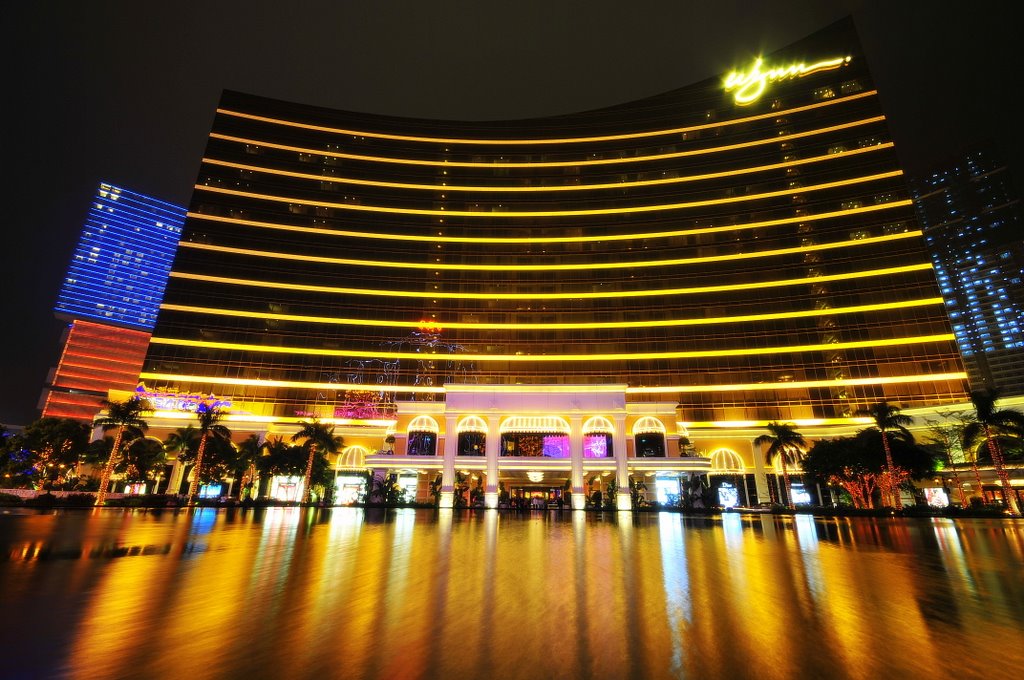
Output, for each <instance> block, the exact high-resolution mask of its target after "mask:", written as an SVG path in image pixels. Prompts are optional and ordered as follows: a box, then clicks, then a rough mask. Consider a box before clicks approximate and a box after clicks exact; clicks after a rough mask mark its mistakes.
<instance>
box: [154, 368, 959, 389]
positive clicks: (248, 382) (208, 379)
mask: <svg viewBox="0 0 1024 680" xmlns="http://www.w3.org/2000/svg"><path fill="white" fill-rule="evenodd" d="M139 377H140V378H142V379H145V380H151V381H162V382H164V383H170V384H180V383H199V384H203V385H226V386H233V387H256V388H294V389H307V390H325V389H329V390H338V391H342V390H365V389H366V388H367V385H365V384H357V383H317V382H300V381H295V380H259V379H253V378H218V377H214V376H204V375H184V374H176V373H152V372H145V373H142V374H141V375H140V376H139ZM966 379H967V374H966V373H934V374H921V375H903V376H891V377H887V378H853V379H848V380H808V381H803V382H785V383H746V384H736V385H670V386H663V387H627V388H626V394H670V393H679V392H685V393H688V394H700V393H705V392H707V393H721V392H744V391H752V390H754V391H767V390H778V391H786V390H801V389H807V388H809V387H853V386H857V385H905V384H910V383H926V382H942V381H944V380H966ZM372 387H373V389H374V391H378V392H391V393H396V392H408V393H416V394H444V393H445V391H446V390H445V388H444V387H433V386H430V387H428V386H424V385H373V386H372ZM454 387H455V388H457V389H462V388H464V387H465V386H464V385H455V386H454ZM487 387H488V388H490V389H491V390H493V391H495V392H502V391H505V390H506V389H509V390H510V391H519V392H525V391H529V390H530V387H531V386H529V385H488V386H487ZM513 388H514V389H513ZM582 391H585V390H582Z"/></svg>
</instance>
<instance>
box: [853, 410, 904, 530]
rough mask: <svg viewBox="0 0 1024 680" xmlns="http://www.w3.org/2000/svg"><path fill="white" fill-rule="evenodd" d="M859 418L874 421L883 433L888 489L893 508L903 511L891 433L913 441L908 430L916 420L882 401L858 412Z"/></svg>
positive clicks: (876, 427)
mask: <svg viewBox="0 0 1024 680" xmlns="http://www.w3.org/2000/svg"><path fill="white" fill-rule="evenodd" d="M856 415H858V416H861V417H865V418H871V420H873V421H874V427H875V429H877V430H878V431H879V432H881V433H882V448H883V449H884V450H885V475H886V481H887V482H888V483H887V484H886V488H887V489H888V492H889V493H890V494H891V496H890V497H891V499H892V506H893V507H894V508H896V509H897V510H902V509H903V501H902V500H900V490H899V488H898V486H899V485H898V483H897V481H896V465H895V464H894V463H893V460H892V447H891V446H890V445H889V432H898V433H900V434H902V435H903V436H904V437H906V438H907V439H909V440H913V437H912V436H911V434H910V431H909V430H908V429H907V425H911V424H913V422H914V419H913V418H911V417H910V416H908V415H905V414H903V413H900V408H899V407H898V406H893V405H892V404H890V403H889V402H887V401H885V400H882V401H879V402H877V403H875V404H872V405H871V406H869V407H868V408H866V409H861V410H860V411H857V414H856Z"/></svg>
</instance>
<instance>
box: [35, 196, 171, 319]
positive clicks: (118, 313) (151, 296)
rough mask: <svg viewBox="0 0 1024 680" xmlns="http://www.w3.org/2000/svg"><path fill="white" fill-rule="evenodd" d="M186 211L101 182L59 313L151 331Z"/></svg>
mask: <svg viewBox="0 0 1024 680" xmlns="http://www.w3.org/2000/svg"><path fill="white" fill-rule="evenodd" d="M184 221H185V208H182V207H179V206H176V205H172V204H170V203H166V202H164V201H160V200H157V199H155V198H150V197H149V196H144V195H142V194H137V193H135V192H133V191H128V190H126V189H121V188H119V187H115V186H112V185H110V184H101V185H100V187H99V190H98V192H97V194H96V200H95V201H94V202H93V205H92V207H91V208H90V209H89V215H88V217H87V218H86V221H85V227H84V228H83V229H82V236H81V239H80V240H79V242H78V247H77V248H76V249H75V253H74V255H73V257H72V259H71V266H70V267H69V268H68V274H67V276H66V277H65V279H64V284H63V286H62V287H61V291H60V295H59V296H58V298H57V306H56V307H55V308H54V311H55V312H57V313H58V314H61V315H66V316H70V317H72V318H76V319H95V320H99V321H106V322H108V323H114V324H119V325H125V326H130V327H134V328H142V329H146V330H150V329H152V328H153V325H154V324H155V323H156V316H157V312H158V310H159V307H160V301H161V300H162V299H163V294H164V287H165V286H166V285H167V276H168V274H169V272H170V270H171V262H172V261H173V259H174V253H175V251H176V250H177V247H178V240H179V239H180V237H181V228H182V225H183V224H184Z"/></svg>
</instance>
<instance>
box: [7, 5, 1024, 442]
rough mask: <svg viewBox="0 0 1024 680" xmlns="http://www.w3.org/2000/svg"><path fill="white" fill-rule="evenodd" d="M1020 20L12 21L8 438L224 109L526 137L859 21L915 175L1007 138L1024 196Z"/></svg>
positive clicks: (540, 16) (873, 15)
mask: <svg viewBox="0 0 1024 680" xmlns="http://www.w3.org/2000/svg"><path fill="white" fill-rule="evenodd" d="M1013 5H1014V3H1011V2H984V1H982V2H971V3H963V2H951V1H949V0H941V1H939V2H934V1H932V2H922V1H917V0H901V1H892V0H889V1H885V0H778V1H776V2H752V1H751V2H738V1H726V0H716V1H715V2H701V3H696V2H692V1H690V0H675V1H672V0H657V1H655V0H632V1H630V2H621V1H619V2H613V1H611V0H587V1H585V2H576V1H573V2H559V1H558V0H516V1H515V2H509V1H501V0H491V1H490V2H488V1H486V0H476V1H467V2H454V1H449V0H431V1H429V2H423V1H422V0H375V1H372V2H370V1H366V2H355V1H354V0H348V1H345V0H319V1H316V2H312V1H306V2H281V1H280V0H246V1H244V2H243V1H240V0H210V1H209V2H203V3H200V2H191V1H186V2H171V3H147V2H137V1H136V2H128V1H123V0H117V1H107V2H103V1H97V2H88V3H85V2H83V3H78V2H63V3H36V2H23V3H16V4H15V5H14V6H12V7H7V8H5V12H4V16H3V19H2V21H3V24H4V29H5V30H4V35H5V36H6V37H5V40H4V41H3V47H2V49H3V50H4V51H5V52H6V55H5V56H6V59H5V60H4V63H5V65H6V66H7V68H8V74H7V75H8V78H6V79H5V80H6V82H7V88H6V92H5V97H4V106H3V108H4V114H5V115H4V118H5V121H6V125H5V134H4V137H3V149H2V150H3V159H4V163H5V166H6V168H5V173H4V177H5V178H6V181H5V186H6V189H7V197H8V198H7V201H6V207H7V210H6V212H5V215H6V218H5V223H4V224H3V227H2V228H3V235H4V237H5V242H4V245H5V247H4V249H3V252H4V254H5V257H4V260H3V262H4V264H3V267H2V268H0V272H2V273H0V281H2V282H3V284H2V288H0V296H2V300H3V303H4V309H5V314H4V321H5V322H4V323H3V325H2V332H0V333H2V338H3V339H2V342H0V423H5V424H15V425H18V424H25V423H28V422H30V421H31V420H33V419H34V418H36V417H38V411H36V404H37V401H38V398H39V394H40V392H41V390H42V387H43V384H44V383H45V380H46V375H47V371H48V369H49V367H50V366H52V365H54V364H55V363H56V361H57V358H58V351H59V345H58V341H59V338H60V330H61V323H60V322H58V321H56V320H55V319H54V318H53V312H52V309H53V305H54V302H55V301H56V296H57V292H58V290H59V288H60V283H61V278H62V277H63V275H64V272H65V271H66V269H67V266H68V263H69V261H70V257H71V252H72V250H73V248H74V246H75V244H76V241H77V237H78V233H79V231H80V230H81V226H82V224H83V221H84V219H85V215H86V212H87V210H88V207H89V204H90V202H91V199H92V197H93V194H94V192H95V190H96V186H97V184H98V183H99V182H100V181H108V182H112V183H115V184H119V185H121V186H123V187H125V188H128V189H132V190H134V191H139V192H142V193H146V194H150V195H153V196H155V197H158V198H161V199H164V200H167V201H172V202H175V203H178V204H180V205H187V204H188V201H189V198H190V196H191V191H192V189H191V187H192V184H193V183H194V181H195V178H196V173H197V171H198V167H199V159H200V157H201V154H202V151H203V148H204V146H205V143H206V135H207V134H208V132H209V128H210V124H211V122H212V119H213V111H214V108H215V106H216V104H217V101H218V98H219V96H220V92H221V90H222V89H234V90H241V91H244V92H251V93H253V94H259V95H264V96H269V97H276V98H280V99H286V100H292V101H298V102H303V103H308V104H316V105H321V106H328V107H334V108H341V109H349V110H354V111H366V112H372V113H382V114H391V115H406V116H417V117H429V118H449V119H459V120H487V119H499V118H500V119H512V118H523V117H531V116H540V115H551V114H559V113H570V112H573V111H581V110H586V109H590V108H596V107H601V106H608V105H612V104H618V103H622V102H626V101H630V100H633V99H637V98H640V97H644V96H648V95H652V94H657V93H659V92H663V91H666V90H670V89H674V88H677V87H681V86H684V85H687V84H689V83H692V82H695V81H698V80H702V79H704V78H707V77H710V76H712V75H716V74H719V73H721V72H724V71H726V70H728V69H729V68H731V67H732V66H734V65H735V64H740V63H745V62H747V61H749V59H750V58H751V56H752V55H755V54H757V53H759V52H761V51H764V52H769V51H771V50H773V49H776V48H779V47H782V46H784V45H786V44H788V43H790V42H793V41H795V40H798V39H800V38H802V37H804V36H805V35H807V34H810V33H812V32H814V31H815V30H817V29H819V28H821V27H824V26H826V25H828V24H830V23H831V22H833V21H835V20H837V19H840V18H842V17H844V16H846V15H848V14H849V15H852V16H853V18H854V21H855V23H856V25H857V28H858V31H859V32H860V34H861V39H862V42H863V43H864V47H865V51H866V54H867V57H868V60H869V65H870V67H871V69H872V72H873V75H874V77H875V81H876V84H877V85H878V88H879V90H880V92H881V93H882V94H881V97H882V104H883V107H884V108H885V110H886V114H887V116H888V117H889V124H890V127H891V129H892V132H893V136H894V138H895V141H896V144H897V149H898V152H899V154H900V158H901V160H902V162H903V164H904V167H905V169H906V170H907V172H908V174H910V175H914V174H918V173H920V172H923V171H924V170H926V169H927V168H929V167H930V166H932V165H933V164H934V163H936V162H939V161H941V160H942V159H944V158H946V157H949V156H951V155H952V154H954V153H955V152H956V151H958V150H959V149H962V148H965V147H968V146H970V145H971V144H973V143H976V142H980V141H983V140H985V139H989V138H991V139H994V140H995V141H997V142H998V143H1000V144H1003V145H1004V146H1005V147H1007V151H1008V153H1009V156H1010V158H1011V162H1012V163H1014V164H1015V167H1017V168H1018V170H1017V171H1016V176H1017V179H1018V182H1019V180H1020V179H1021V177H1022V176H1024V163H1022V162H1021V158H1022V157H1024V154H1022V151H1021V147H1022V139H1021V132H1020V130H1019V127H1020V125H1019V123H1018V121H1017V120H1016V116H1015V114H1017V113H1018V112H1019V110H1020V109H1019V108H1016V107H1014V106H1013V101H1014V99H1015V98H1016V96H1017V91H1018V90H1019V89H1020V85H1021V76H1020V68H1021V65H1022V64H1021V62H1022V58H1021V52H1020V49H1019V47H1018V46H1017V45H1018V44H1019V43H1018V42H1017V40H1018V37H1017V28H1016V27H1017V23H1016V19H1015V17H1014V16H1011V12H1012V11H1013Z"/></svg>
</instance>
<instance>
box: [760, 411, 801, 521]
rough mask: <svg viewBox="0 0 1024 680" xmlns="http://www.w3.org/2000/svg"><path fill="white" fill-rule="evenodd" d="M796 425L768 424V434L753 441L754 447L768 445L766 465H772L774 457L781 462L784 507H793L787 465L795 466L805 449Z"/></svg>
mask: <svg viewBox="0 0 1024 680" xmlns="http://www.w3.org/2000/svg"><path fill="white" fill-rule="evenodd" d="M795 427H796V425H794V424H792V423H786V424H781V423H777V422H774V421H773V422H770V423H768V434H762V435H761V436H760V437H758V438H757V439H755V440H754V445H755V446H764V445H765V444H767V445H768V450H767V451H765V454H764V460H765V462H766V463H767V464H768V465H771V464H772V460H773V459H774V458H775V456H779V459H780V460H781V461H782V479H783V482H784V483H785V486H786V507H787V508H792V507H793V501H792V498H793V494H792V490H791V489H790V485H789V470H788V469H787V467H786V466H787V464H791V465H795V464H796V463H797V462H799V460H800V459H801V458H802V457H803V450H804V449H805V448H807V442H805V441H804V436H803V435H802V434H800V433H799V432H797V431H796V430H795V429H793V428H795Z"/></svg>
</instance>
